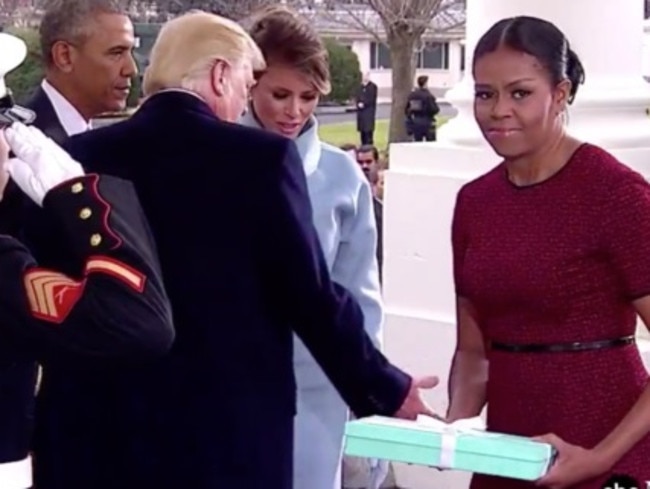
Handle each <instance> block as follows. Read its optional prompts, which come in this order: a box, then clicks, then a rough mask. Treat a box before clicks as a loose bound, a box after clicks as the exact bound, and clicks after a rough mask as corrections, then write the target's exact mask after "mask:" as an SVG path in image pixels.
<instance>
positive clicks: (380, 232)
mask: <svg viewBox="0 0 650 489" xmlns="http://www.w3.org/2000/svg"><path fill="white" fill-rule="evenodd" d="M372 204H373V207H374V211H375V222H376V223H377V265H378V267H379V281H380V282H383V276H384V274H383V270H382V268H383V266H384V204H383V203H382V201H381V200H379V199H378V198H377V197H373V199H372Z"/></svg>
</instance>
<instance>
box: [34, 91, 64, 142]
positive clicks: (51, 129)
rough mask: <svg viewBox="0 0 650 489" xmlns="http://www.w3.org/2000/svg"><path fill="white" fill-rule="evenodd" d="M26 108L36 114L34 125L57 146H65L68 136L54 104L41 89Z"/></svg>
mask: <svg viewBox="0 0 650 489" xmlns="http://www.w3.org/2000/svg"><path fill="white" fill-rule="evenodd" d="M26 107H27V108H29V109H32V110H33V111H34V112H35V113H36V120H35V121H34V124H33V125H34V126H36V127H37V128H39V129H40V130H41V131H43V132H44V133H45V134H46V135H47V136H49V137H50V138H52V139H53V140H54V141H55V142H56V143H57V144H63V142H64V141H65V140H66V139H68V134H67V133H66V132H65V129H64V128H63V125H62V124H61V121H60V120H59V117H58V116H57V114H56V111H55V110H54V106H53V105H52V102H50V99H49V97H48V96H47V94H46V93H45V91H44V90H43V89H42V88H41V87H38V89H36V92H35V93H34V96H33V97H32V99H31V100H30V101H29V102H28V103H27V104H26Z"/></svg>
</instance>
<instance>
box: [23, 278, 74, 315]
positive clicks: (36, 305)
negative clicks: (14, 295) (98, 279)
mask: <svg viewBox="0 0 650 489" xmlns="http://www.w3.org/2000/svg"><path fill="white" fill-rule="evenodd" d="M23 283H24V285H25V289H26V292H27V301H28V303H29V308H30V310H31V313H32V315H33V316H34V317H36V318H39V319H43V320H45V321H49V322H52V323H57V324H59V323H61V322H63V321H64V320H65V318H66V317H67V316H68V314H69V313H70V311H71V310H72V308H73V307H74V305H75V304H76V303H77V301H78V300H79V298H80V297H81V294H82V293H83V288H84V283H83V282H79V281H76V280H73V279H71V278H70V277H68V276H66V275H64V274H62V273H58V272H54V271H52V270H45V269H41V268H38V269H31V270H29V271H28V272H27V273H26V274H25V276H24V278H23Z"/></svg>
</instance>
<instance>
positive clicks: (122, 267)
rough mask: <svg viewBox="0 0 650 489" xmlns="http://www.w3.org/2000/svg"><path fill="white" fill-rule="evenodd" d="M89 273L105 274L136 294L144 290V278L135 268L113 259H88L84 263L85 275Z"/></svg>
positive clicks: (103, 257)
mask: <svg viewBox="0 0 650 489" xmlns="http://www.w3.org/2000/svg"><path fill="white" fill-rule="evenodd" d="M89 273H105V274H106V275H110V276H112V277H114V278H116V279H118V280H120V281H122V282H124V283H125V284H127V285H128V286H129V287H131V288H132V289H134V290H136V291H138V292H142V291H143V290H144V284H145V281H146V277H145V276H144V275H143V274H142V273H140V272H139V271H137V270H136V269H135V268H132V267H130V266H128V265H126V264H125V263H122V262H121V261H119V260H115V259H113V258H108V257H105V256H95V257H92V258H90V259H89V260H88V261H87V262H86V274H89Z"/></svg>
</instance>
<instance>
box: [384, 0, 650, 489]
mask: <svg viewBox="0 0 650 489" xmlns="http://www.w3.org/2000/svg"><path fill="white" fill-rule="evenodd" d="M467 9H468V11H467V40H466V76H465V77H464V79H463V80H462V81H461V83H459V84H458V85H457V86H456V87H455V88H454V89H452V90H450V92H449V93H448V94H447V96H446V97H445V98H446V99H448V100H449V101H450V102H452V103H453V104H454V105H455V106H456V107H457V109H458V110H459V115H458V116H457V117H456V118H455V119H453V120H452V121H450V122H448V123H447V124H446V125H445V126H443V127H442V128H441V129H440V130H439V132H438V142H436V143H404V144H395V145H392V146H391V149H390V164H391V169H390V171H389V172H388V173H387V175H386V191H385V198H386V202H385V208H384V220H385V224H384V230H385V231H384V232H385V235H384V260H385V262H384V263H385V265H384V267H385V270H384V280H385V285H384V292H385V298H386V306H387V318H386V319H387V321H386V334H385V341H386V349H387V353H388V355H389V357H390V358H391V359H393V360H394V361H396V362H397V363H398V364H399V365H402V366H404V367H405V368H407V369H408V370H410V371H412V372H414V373H415V374H425V373H426V374H428V373H434V374H438V375H440V377H441V380H442V385H441V387H440V388H438V389H437V390H435V391H434V392H432V393H431V394H430V395H429V397H428V399H429V401H431V403H432V404H433V406H434V407H435V408H437V409H439V410H441V411H442V410H444V409H445V408H446V404H447V399H446V388H445V385H446V382H447V374H448V370H449V363H450V359H451V355H452V353H453V349H454V346H455V340H456V338H455V333H456V332H455V305H454V294H453V282H452V267H451V245H450V226H451V216H452V211H453V206H454V202H455V198H456V193H457V192H458V189H459V188H460V187H461V185H463V184H464V183H466V182H467V181H469V180H470V179H473V178H474V177H476V176H478V175H480V174H482V173H485V172H486V171H488V170H489V169H491V168H492V167H494V165H496V164H497V163H498V161H499V158H498V157H497V156H496V155H495V154H494V153H493V152H492V150H491V149H490V148H489V147H488V146H487V145H486V144H485V142H484V141H483V139H482V137H481V135H480V133H479V131H478V128H477V126H476V124H475V122H474V118H473V115H472V98H473V87H472V85H473V81H472V79H471V65H472V59H471V58H472V52H473V50H474V47H475V45H476V42H477V40H478V38H479V37H480V36H481V35H482V34H483V33H484V32H485V31H486V30H487V29H488V28H489V27H490V26H491V25H492V24H493V23H495V22H496V21H498V20H500V19H502V18H505V17H512V16H516V15H524V14H525V15H532V16H538V17H542V18H545V19H548V20H550V21H551V22H553V23H555V24H556V25H558V27H560V29H562V30H563V31H564V32H565V34H566V35H567V37H568V38H569V40H570V42H571V45H572V48H573V49H574V50H575V51H576V52H577V53H578V55H579V56H580V57H581V59H582V62H583V64H584V66H585V70H586V75H587V82H586V84H585V85H583V86H582V87H580V90H579V92H578V96H577V98H576V102H575V104H574V106H572V108H571V109H570V112H569V130H570V131H571V132H573V133H574V134H576V135H577V136H579V137H581V138H583V139H585V140H588V141H590V142H593V143H596V144H599V145H602V146H603V147H605V148H606V149H608V150H610V151H611V152H612V153H614V154H615V155H616V156H617V157H619V158H620V159H621V160H622V161H623V162H625V163H627V164H629V165H630V166H632V167H634V168H636V169H638V170H640V171H641V172H642V173H644V174H645V175H646V176H650V118H649V117H646V115H645V108H646V107H650V87H649V86H648V85H647V84H646V83H645V82H644V81H643V80H642V54H641V53H642V45H643V37H642V36H643V33H642V23H643V7H642V2H640V1H637V0H624V1H621V2H616V3H615V4H613V3H612V2H611V0H570V1H567V0H516V1H514V0H468V1H467ZM647 346H648V345H647V344H645V343H643V344H642V349H643V350H644V352H646V355H648V354H649V353H650V352H649V349H648V348H647ZM395 469H396V478H397V485H398V486H399V487H408V488H409V489H420V488H421V489H425V488H429V487H436V486H440V487H455V488H459V489H462V488H463V487H466V484H467V482H468V481H469V475H468V474H464V473H459V472H453V471H449V472H438V471H435V470H433V469H426V468H422V467H415V466H403V465H400V464H396V467H395Z"/></svg>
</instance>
